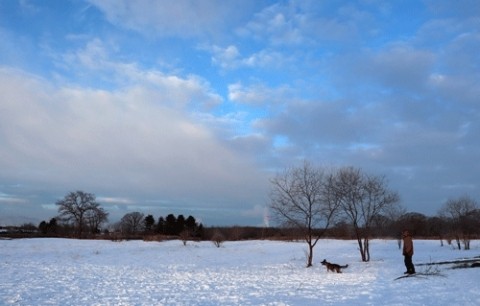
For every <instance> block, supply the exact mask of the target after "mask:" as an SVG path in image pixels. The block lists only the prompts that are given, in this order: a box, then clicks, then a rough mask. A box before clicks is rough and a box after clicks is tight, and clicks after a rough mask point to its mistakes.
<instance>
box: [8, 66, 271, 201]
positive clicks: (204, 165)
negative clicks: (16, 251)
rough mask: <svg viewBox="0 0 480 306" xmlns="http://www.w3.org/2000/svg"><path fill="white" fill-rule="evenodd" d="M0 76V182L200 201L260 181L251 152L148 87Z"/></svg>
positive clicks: (243, 194) (233, 195) (239, 192)
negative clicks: (59, 84)
mask: <svg viewBox="0 0 480 306" xmlns="http://www.w3.org/2000/svg"><path fill="white" fill-rule="evenodd" d="M0 80H1V81H0V84H1V85H0V86H1V89H0V91H1V92H2V104H1V107H2V112H0V144H1V146H0V155H1V156H2V159H1V160H0V168H1V169H2V173H1V176H0V180H1V181H3V182H9V183H12V182H14V183H18V182H20V183H22V184H24V185H26V186H28V185H30V184H35V185H36V184H41V185H42V186H43V188H44V189H46V190H52V191H53V192H56V193H58V192H67V191H69V190H76V189H85V190H86V191H88V192H93V193H97V194H102V196H103V197H104V198H105V199H107V200H108V199H111V198H112V197H116V198H129V199H130V198H132V197H135V195H141V196H142V197H147V198H148V197H157V196H158V195H162V197H165V198H170V199H179V198H184V197H188V198H189V199H191V201H193V202H196V201H198V202H202V203H204V204H205V205H207V206H208V205H209V204H208V203H209V201H211V202H210V203H215V204H216V203H218V202H219V201H224V205H226V206H228V205H238V203H242V202H244V203H249V202H250V201H255V197H256V196H257V195H258V194H259V193H258V190H262V189H263V188H264V187H262V186H263V184H264V183H265V182H263V179H262V176H261V175H258V173H257V172H256V170H255V169H254V168H253V165H252V164H250V161H248V160H245V159H243V158H242V157H240V156H239V155H237V154H236V153H235V152H233V151H231V150H229V149H228V148H227V147H225V146H223V145H222V143H221V142H220V141H219V140H217V139H216V138H215V137H214V134H212V133H211V131H210V130H209V129H208V128H207V127H205V126H203V125H201V124H199V123H197V122H194V121H192V119H191V117H190V116H189V115H188V114H185V113H182V112H181V111H180V110H178V109H176V108H172V107H169V106H168V104H167V106H165V105H164V104H162V103H161V101H159V100H158V99H160V98H161V95H157V94H156V93H154V92H153V93H152V89H151V88H147V87H148V86H147V87H142V86H139V85H137V86H135V87H132V88H125V89H123V90H121V91H103V90H88V89H82V88H56V87H55V86H52V85H51V84H49V83H48V82H46V81H44V80H42V79H37V78H35V77H34V76H31V75H27V74H23V73H21V72H19V71H14V70H10V69H1V70H0ZM162 80H163V81H165V84H164V87H165V88H167V87H168V84H167V83H168V80H170V81H171V82H170V83H169V85H170V89H171V91H172V92H176V91H185V92H186V93H187V94H188V93H192V92H193V93H195V91H190V90H189V86H190V85H191V84H190V83H189V82H185V83H184V82H178V80H177V79H168V78H166V79H162ZM162 92H163V93H165V92H168V91H167V90H165V91H163V90H162ZM193 95H194V94H193ZM166 98H167V99H176V98H177V97H176V96H170V97H166ZM253 190H256V191H253ZM250 191H251V192H250ZM187 195H188V196H187ZM257 200H258V199H257Z"/></svg>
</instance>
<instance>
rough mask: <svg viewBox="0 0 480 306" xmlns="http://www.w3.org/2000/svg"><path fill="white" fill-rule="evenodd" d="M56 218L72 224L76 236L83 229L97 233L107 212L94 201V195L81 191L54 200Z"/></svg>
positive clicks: (80, 234)
mask: <svg viewBox="0 0 480 306" xmlns="http://www.w3.org/2000/svg"><path fill="white" fill-rule="evenodd" d="M56 205H57V206H58V212H59V216H58V218H59V219H60V220H61V221H63V222H65V223H67V224H71V225H73V227H74V228H75V231H76V235H77V236H78V237H83V234H84V233H85V231H89V232H90V233H97V232H99V231H100V225H101V224H102V223H104V222H107V220H108V213H107V212H106V211H105V210H104V209H103V208H102V207H100V204H99V203H97V202H96V200H95V195H93V194H91V193H87V192H83V191H75V192H70V193H68V194H67V195H66V196H65V198H64V199H62V200H59V201H57V202H56Z"/></svg>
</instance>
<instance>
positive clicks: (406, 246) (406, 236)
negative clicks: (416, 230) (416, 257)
mask: <svg viewBox="0 0 480 306" xmlns="http://www.w3.org/2000/svg"><path fill="white" fill-rule="evenodd" d="M402 238H403V256H404V257H405V258H404V262H405V267H406V268H407V271H406V272H405V274H415V266H414V265H413V262H412V256H413V241H412V236H411V235H410V232H409V231H408V230H403V233H402Z"/></svg>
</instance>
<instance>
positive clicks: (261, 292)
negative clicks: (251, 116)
mask: <svg viewBox="0 0 480 306" xmlns="http://www.w3.org/2000/svg"><path fill="white" fill-rule="evenodd" d="M414 243H415V255H414V258H413V259H414V263H415V264H417V272H424V273H427V274H431V273H433V272H434V273H435V274H437V275H423V276H422V275H418V276H416V277H409V278H403V279H398V280H394V279H395V278H397V277H399V276H401V275H403V271H404V270H405V268H404V266H403V256H402V255H401V252H400V250H399V248H398V245H397V241H395V240H373V241H372V242H371V255H372V260H371V261H370V262H368V263H362V262H360V255H359V252H358V250H357V245H356V241H351V240H347V241H344V240H322V241H320V242H319V244H318V245H317V247H316V248H315V254H314V255H315V257H314V266H313V267H312V268H305V261H306V260H305V256H306V244H305V243H302V242H279V241H264V240H254V241H239V242H228V241H226V242H224V243H223V245H222V246H221V247H220V248H217V247H215V246H214V245H213V243H211V242H189V243H188V244H187V245H186V246H183V244H182V242H181V241H178V240H174V241H166V242H144V241H123V242H112V241H101V240H70V239H18V240H0V271H1V278H0V305H431V304H435V305H480V290H479V281H480V269H478V268H462V269H452V267H454V266H455V265H454V264H442V265H433V266H432V265H419V264H421V263H424V264H426V263H432V262H441V261H452V260H457V259H460V258H474V257H477V256H479V255H480V241H472V245H471V247H472V249H471V250H469V251H463V250H462V251H459V250H454V249H453V248H452V247H451V246H448V245H445V246H443V247H441V246H440V242H439V241H427V240H415V241H414ZM324 258H326V259H327V260H328V261H331V262H335V263H339V264H349V267H348V268H347V269H345V270H344V273H342V274H337V273H332V272H329V273H327V271H326V269H325V267H323V266H322V265H321V264H320V261H322V260H323V259H324Z"/></svg>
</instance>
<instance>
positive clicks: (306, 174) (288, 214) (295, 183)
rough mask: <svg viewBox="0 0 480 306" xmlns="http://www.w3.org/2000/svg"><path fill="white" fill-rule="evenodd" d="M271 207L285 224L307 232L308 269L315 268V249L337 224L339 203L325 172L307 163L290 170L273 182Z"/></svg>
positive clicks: (304, 233) (305, 233) (279, 175)
mask: <svg viewBox="0 0 480 306" xmlns="http://www.w3.org/2000/svg"><path fill="white" fill-rule="evenodd" d="M271 183H272V189H271V193H270V199H271V208H272V210H273V213H274V215H275V216H276V217H277V219H278V220H279V221H281V222H282V223H283V224H285V225H287V226H290V227H295V228H298V229H299V230H301V232H302V233H303V236H304V239H305V242H306V243H307V244H308V255H307V267H311V266H312V262H313V249H314V247H315V245H316V244H317V242H318V240H319V239H320V238H321V237H322V236H323V235H324V234H325V232H326V230H327V228H328V227H329V226H330V225H331V224H332V223H333V219H334V217H335V213H336V211H337V207H338V203H337V202H336V198H334V197H331V196H330V195H329V193H328V189H327V188H326V187H327V175H326V173H325V170H324V169H321V168H315V167H313V166H312V165H311V164H310V163H308V162H307V161H305V162H304V163H303V166H301V167H298V168H291V169H286V170H285V171H284V173H282V174H278V175H277V176H276V177H275V178H273V179H272V180H271Z"/></svg>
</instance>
